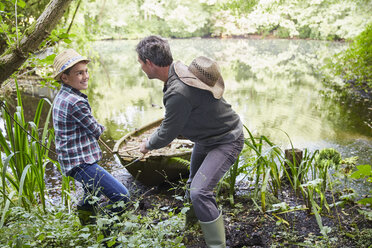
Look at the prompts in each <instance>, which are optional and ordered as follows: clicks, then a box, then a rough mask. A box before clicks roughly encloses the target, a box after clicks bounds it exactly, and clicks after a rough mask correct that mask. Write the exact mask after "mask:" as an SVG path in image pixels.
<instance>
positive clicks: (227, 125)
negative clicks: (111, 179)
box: [136, 36, 244, 247]
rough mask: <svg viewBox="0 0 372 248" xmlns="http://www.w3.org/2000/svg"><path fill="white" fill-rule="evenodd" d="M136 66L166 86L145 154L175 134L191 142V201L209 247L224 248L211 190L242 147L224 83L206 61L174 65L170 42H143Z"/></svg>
mask: <svg viewBox="0 0 372 248" xmlns="http://www.w3.org/2000/svg"><path fill="white" fill-rule="evenodd" d="M136 51H137V54H138V61H139V63H140V64H141V68H142V70H143V71H144V72H145V73H146V74H147V76H148V78H150V79H153V78H156V79H160V80H161V81H163V82H164V88H163V92H164V96H163V103H164V105H165V117H164V120H163V122H162V124H161V126H160V128H159V129H158V130H157V131H155V132H154V133H153V134H152V135H151V137H150V138H149V139H148V140H147V141H145V142H143V143H142V144H141V146H140V151H141V152H142V153H144V154H146V153H147V152H148V151H150V150H153V149H159V148H161V147H164V146H166V145H168V144H169V143H170V142H171V141H172V140H173V139H174V138H176V137H177V136H178V135H182V136H184V137H186V138H188V139H190V140H191V141H193V142H194V143H195V144H194V148H193V152H192V155H191V166H190V176H189V179H188V184H190V198H191V202H192V205H193V208H194V211H195V215H196V217H197V218H198V219H199V223H200V225H201V228H202V231H203V234H204V239H205V241H206V243H207V245H208V247H225V246H226V241H225V228H224V224H223V218H222V213H221V211H219V210H218V208H217V203H216V199H215V196H214V193H213V189H214V188H215V187H216V185H217V183H218V182H219V180H220V179H221V178H222V177H223V175H224V174H225V173H226V171H228V170H229V168H230V166H231V165H232V164H233V163H234V162H235V160H236V159H237V157H238V155H239V153H240V152H241V150H242V148H243V145H244V136H243V125H242V123H241V121H240V118H239V116H238V115H237V114H236V113H235V112H234V111H233V110H232V108H231V105H230V104H228V103H227V102H226V101H225V100H224V99H223V97H222V94H223V92H224V88H225V86H224V81H223V79H222V76H221V74H220V69H219V67H218V65H217V63H216V62H214V61H213V60H211V59H209V58H206V57H198V58H196V59H194V61H193V62H192V63H191V65H190V66H188V67H187V66H186V65H184V64H182V63H181V62H176V63H173V57H172V53H171V51H170V47H169V44H168V42H167V41H166V40H165V39H163V38H161V37H158V36H148V37H146V38H144V39H142V40H141V41H140V42H139V43H138V45H137V47H136Z"/></svg>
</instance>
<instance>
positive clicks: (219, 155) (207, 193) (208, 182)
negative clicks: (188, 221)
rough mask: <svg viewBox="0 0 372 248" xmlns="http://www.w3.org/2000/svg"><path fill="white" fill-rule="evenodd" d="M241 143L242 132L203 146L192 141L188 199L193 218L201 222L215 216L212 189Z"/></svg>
mask: <svg viewBox="0 0 372 248" xmlns="http://www.w3.org/2000/svg"><path fill="white" fill-rule="evenodd" d="M243 146H244V135H243V134H242V135H240V137H239V138H238V139H236V140H235V141H233V142H231V143H228V144H218V145H212V146H203V145H200V144H198V143H195V145H194V148H193V151H192V154H191V165H190V176H189V180H188V183H190V184H191V185H190V198H191V202H192V205H193V208H194V212H195V215H196V217H197V218H198V219H199V220H200V221H202V222H209V221H213V220H215V219H217V218H218V216H219V215H220V211H219V210H218V208H217V202H216V198H215V196H214V193H213V190H214V188H215V187H216V186H217V183H218V182H219V181H220V180H221V178H222V177H223V176H224V175H225V173H226V172H227V171H228V170H229V169H230V167H231V165H233V164H234V162H235V160H236V159H237V158H238V156H239V154H240V152H241V151H242V149H243Z"/></svg>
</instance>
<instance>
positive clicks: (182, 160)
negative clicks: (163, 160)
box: [169, 157, 190, 168]
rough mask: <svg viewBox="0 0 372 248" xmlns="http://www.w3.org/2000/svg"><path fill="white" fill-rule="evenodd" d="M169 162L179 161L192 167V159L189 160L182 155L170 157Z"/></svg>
mask: <svg viewBox="0 0 372 248" xmlns="http://www.w3.org/2000/svg"><path fill="white" fill-rule="evenodd" d="M169 162H171V163H178V164H181V165H184V166H187V167H189V168H190V161H189V160H187V159H183V158H180V157H171V158H169Z"/></svg>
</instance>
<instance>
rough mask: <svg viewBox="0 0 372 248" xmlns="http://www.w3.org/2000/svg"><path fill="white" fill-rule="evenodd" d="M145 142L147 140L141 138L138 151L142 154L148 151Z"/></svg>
mask: <svg viewBox="0 0 372 248" xmlns="http://www.w3.org/2000/svg"><path fill="white" fill-rule="evenodd" d="M146 142H147V140H146V139H145V140H142V143H141V145H140V152H142V153H143V154H146V153H148V152H149V150H147V149H146Z"/></svg>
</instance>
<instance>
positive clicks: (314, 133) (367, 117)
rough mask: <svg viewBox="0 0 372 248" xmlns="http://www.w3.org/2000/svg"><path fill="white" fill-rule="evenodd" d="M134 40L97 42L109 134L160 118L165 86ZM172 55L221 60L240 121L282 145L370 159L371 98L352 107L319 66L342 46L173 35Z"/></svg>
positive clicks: (96, 81) (96, 76) (98, 81)
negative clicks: (149, 70) (140, 58)
mask: <svg viewBox="0 0 372 248" xmlns="http://www.w3.org/2000/svg"><path fill="white" fill-rule="evenodd" d="M136 44H137V41H103V42H97V43H95V44H94V49H95V51H96V52H97V53H98V54H99V55H100V59H99V63H100V64H98V63H94V66H95V68H94V70H93V72H92V75H91V84H90V88H89V90H88V95H89V99H90V101H91V103H92V108H93V111H94V113H95V116H97V118H98V119H99V120H100V122H102V123H103V124H104V125H105V126H106V127H107V128H108V131H107V132H108V135H107V136H108V137H110V138H111V139H113V140H117V139H119V138H120V137H121V136H122V135H123V134H125V133H127V132H128V131H131V130H133V129H134V128H135V127H139V126H141V125H143V124H145V123H148V122H151V121H153V120H155V119H157V118H160V117H162V116H163V113H164V109H163V108H162V106H163V105H162V86H163V82H161V81H159V80H149V79H148V78H147V77H146V75H145V74H144V73H143V72H142V71H141V68H140V66H139V63H138V62H137V56H136V52H135V50H134V49H135V46H136ZM170 46H171V48H172V53H173V57H174V59H175V60H180V61H183V62H184V63H185V64H187V65H188V64H190V63H191V61H192V60H193V58H195V57H196V56H200V55H204V56H208V57H210V58H213V59H214V60H216V61H218V63H219V65H220V67H221V70H222V75H223V77H224V80H225V85H226V91H225V94H224V97H225V98H226V99H227V100H228V101H229V102H230V103H231V104H232V106H233V108H234V109H235V110H236V111H237V112H238V113H239V115H240V116H241V118H242V121H243V123H244V124H245V125H246V126H247V127H248V128H249V130H250V131H251V132H253V133H256V134H263V135H265V136H267V137H269V139H270V140H271V141H273V142H274V143H277V144H279V145H280V146H281V147H282V148H289V147H290V141H289V139H288V137H287V136H286V135H285V133H287V134H288V136H289V137H290V139H291V141H292V143H293V145H294V146H295V147H297V148H302V149H303V148H309V149H310V150H314V149H321V148H325V147H335V148H337V149H338V150H340V151H341V152H342V153H343V155H344V156H355V155H358V156H360V158H361V160H363V161H365V162H369V163H371V154H372V153H371V152H372V128H371V119H372V118H371V117H372V116H371V112H372V111H371V106H372V105H371V102H370V101H364V100H361V101H358V102H356V103H353V104H351V103H350V102H349V101H347V99H342V100H340V99H339V98H334V97H333V95H334V94H333V92H326V89H325V88H324V87H323V85H322V82H321V76H320V75H319V73H318V69H319V68H320V67H321V66H322V65H323V60H324V59H325V58H327V57H329V56H331V55H332V54H333V53H335V52H337V51H339V50H340V49H343V48H344V47H345V45H344V44H342V43H330V42H321V41H304V40H250V39H226V40H220V39H182V40H179V39H176V40H170Z"/></svg>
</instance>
